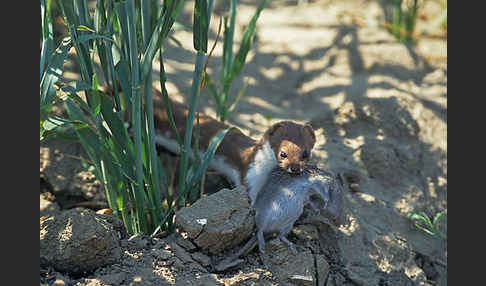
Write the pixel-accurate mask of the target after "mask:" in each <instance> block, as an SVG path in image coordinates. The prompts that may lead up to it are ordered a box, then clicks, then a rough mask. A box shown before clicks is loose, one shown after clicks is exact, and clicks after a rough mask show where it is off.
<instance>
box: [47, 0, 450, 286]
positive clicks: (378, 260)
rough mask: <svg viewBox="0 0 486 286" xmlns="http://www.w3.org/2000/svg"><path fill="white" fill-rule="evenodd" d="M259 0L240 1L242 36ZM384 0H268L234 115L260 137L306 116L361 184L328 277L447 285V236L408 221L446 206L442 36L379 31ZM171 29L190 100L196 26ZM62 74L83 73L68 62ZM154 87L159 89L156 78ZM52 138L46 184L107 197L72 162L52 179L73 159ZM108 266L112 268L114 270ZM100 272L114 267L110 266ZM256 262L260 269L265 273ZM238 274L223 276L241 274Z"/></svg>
mask: <svg viewBox="0 0 486 286" xmlns="http://www.w3.org/2000/svg"><path fill="white" fill-rule="evenodd" d="M255 3H257V2H256V1H253V0H251V1H241V2H240V4H239V7H238V15H237V25H236V28H237V29H236V33H235V34H236V37H237V40H239V39H240V35H241V31H242V29H243V28H244V25H245V24H246V23H247V22H248V21H249V19H250V17H251V15H252V13H253V11H254V9H255V7H256V4H255ZM379 3H380V1H309V3H308V4H307V5H297V3H296V2H295V1H271V2H270V3H268V5H267V6H266V8H265V9H264V10H263V12H262V14H261V16H260V19H259V20H258V24H257V26H258V28H257V37H256V39H255V43H254V46H253V48H252V50H251V52H250V54H249V56H248V59H247V64H246V65H245V67H244V68H243V71H242V74H241V76H240V77H239V78H238V79H237V80H235V81H234V82H233V85H232V90H231V91H232V92H231V94H232V98H235V96H236V94H237V92H238V90H239V89H240V88H241V87H242V85H243V82H244V81H246V82H248V83H249V86H248V88H247V90H246V93H245V95H244V96H243V98H242V99H241V101H240V102H239V104H238V105H237V107H236V109H235V112H234V113H233V114H232V116H231V117H230V118H229V120H228V123H230V124H233V125H235V126H238V127H239V128H240V129H242V130H243V131H244V132H245V133H246V134H247V135H249V136H252V137H259V136H260V135H261V134H262V132H263V131H264V130H265V129H266V128H267V127H268V126H269V125H270V124H272V123H274V122H276V121H278V120H282V119H291V120H296V121H300V122H310V123H311V125H312V126H313V127H314V129H315V130H316V132H317V134H318V140H317V146H316V148H315V150H314V153H313V161H314V162H315V163H317V164H318V165H319V166H320V167H322V168H326V169H330V170H332V171H334V172H343V173H344V174H345V176H347V179H348V182H350V181H353V182H355V185H353V186H352V188H348V189H347V192H346V196H345V198H346V199H345V206H346V223H345V224H344V225H343V226H342V227H341V228H340V229H339V231H338V232H337V234H336V241H337V246H336V249H338V253H337V254H335V257H338V258H339V267H340V268H341V270H342V269H345V270H346V271H345V272H346V275H347V277H346V279H344V280H339V279H338V278H336V277H337V276H336V275H337V274H336V273H343V272H342V271H341V272H339V271H337V270H336V271H335V269H334V270H332V271H331V274H330V276H329V278H328V280H327V285H347V284H349V285H352V284H353V283H354V284H359V283H360V282H359V281H361V282H363V283H364V284H363V285H447V241H444V240H440V239H437V238H434V237H432V236H429V235H427V234H425V233H424V232H421V231H419V230H417V229H416V228H414V227H413V225H412V224H411V223H410V221H409V220H407V216H408V215H409V214H410V212H421V211H423V212H425V213H426V214H428V215H429V216H433V215H435V214H436V213H437V212H445V213H446V214H447V42H446V40H445V39H443V38H442V39H441V38H433V37H421V38H420V39H419V41H418V43H417V45H416V46H412V45H407V44H404V43H399V42H397V41H396V40H395V39H394V38H393V37H392V36H391V35H390V34H389V33H388V32H387V31H385V30H384V29H383V28H380V27H377V26H375V25H373V22H374V21H373V20H374V19H378V18H380V17H383V9H382V7H381V6H380V4H379ZM428 3H430V4H428V5H427V6H426V9H424V16H423V17H433V15H436V14H437V13H438V12H437V11H438V8H437V6H435V5H434V4H435V2H428ZM219 4H220V2H219V1H218V2H216V7H215V11H214V12H215V14H216V15H218V16H220V15H222V14H223V11H224V9H225V7H223V6H221V5H219ZM192 9H193V4H192V2H187V3H185V6H184V7H183V11H182V14H181V15H180V17H179V18H178V20H179V21H181V22H182V23H183V24H185V25H187V26H188V27H190V23H191V21H192ZM218 20H219V19H218V18H216V17H213V18H212V21H211V25H210V26H211V34H210V42H209V44H210V45H212V43H213V41H214V39H215V37H216V31H217V24H218ZM420 25H421V22H419V29H420V27H421V26H420ZM174 36H175V37H176V38H177V39H178V40H179V41H180V42H181V43H182V44H183V47H184V49H181V48H179V47H176V46H175V45H174V44H173V43H171V42H170V41H169V42H167V43H166V57H167V59H166V60H165V69H166V72H167V73H168V81H169V82H168V86H167V87H168V90H169V94H170V96H172V97H173V98H174V99H176V100H180V101H184V100H185V98H186V97H185V96H186V95H187V94H188V93H189V91H190V85H191V79H192V72H193V64H194V59H195V56H194V52H193V50H192V34H191V30H190V29H189V30H188V31H179V32H177V33H175V34H174ZM221 54H222V43H220V44H218V46H217V47H216V50H215V52H214V55H213V57H212V58H211V62H210V64H209V68H208V71H209V73H210V74H211V75H212V77H213V80H217V79H219V72H220V69H219V68H220V65H221ZM158 69H159V67H158V65H157V63H156V64H155V65H154V79H157V78H158ZM65 77H66V78H68V79H69V78H73V79H74V78H76V73H75V70H73V69H70V68H69V65H68V67H67V69H66V72H65ZM154 84H155V85H156V86H157V87H159V82H158V81H157V80H154ZM201 110H202V111H204V112H205V113H207V114H210V115H215V112H214V108H213V106H212V104H211V103H210V102H209V101H208V96H207V94H206V93H203V94H202V97H201ZM55 144H61V143H57V142H54V143H52V142H45V143H41V192H43V190H44V191H46V190H51V192H53V193H56V192H57V193H62V192H63V191H64V190H66V189H71V190H74V191H72V192H70V195H69V196H71V198H76V196H79V197H81V196H82V195H79V194H76V191H77V190H79V189H83V188H88V191H86V192H85V193H84V194H88V195H84V198H83V199H79V200H80V201H81V200H96V201H100V200H102V199H103V197H104V194H103V193H102V192H103V191H102V190H100V189H99V188H98V189H96V188H95V187H94V185H93V184H94V183H93V181H94V178H93V177H92V176H90V174H89V173H88V172H86V171H84V173H83V171H82V168H81V167H80V166H74V167H69V168H68V169H69V170H70V171H69V172H70V173H69V174H68V175H65V177H62V176H61V177H62V178H60V177H59V176H56V172H62V171H60V170H59V169H64V170H65V169H66V168H65V166H64V165H62V164H64V163H65V162H66V160H69V158H68V156H65V157H66V160H63V158H64V157H63V156H64V155H63V154H62V151H60V153H59V154H57V155H56V156H58V157H56V158H58V160H54V159H53V157H49V155H51V156H53V155H52V154H54V153H55V150H56V148H57V147H56V145H55ZM69 148H71V149H73V148H74V149H75V150H68V151H64V152H66V153H69V154H78V153H82V151H81V150H80V148H78V147H72V146H71V147H69ZM76 148H77V149H76ZM61 150H62V148H61ZM56 162H58V163H56ZM59 162H64V163H59ZM56 164H61V165H59V166H56ZM46 170H47V171H46ZM80 172H81V175H79V174H80ZM69 176H71V177H69ZM51 178H54V179H51ZM42 182H43V184H44V185H42ZM86 182H87V183H86ZM59 184H61V185H59ZM80 185H82V186H80ZM43 186H44V187H43ZM53 190H55V191H53ZM97 192H98V193H97ZM63 197H64V198H66V196H63ZM61 206H63V204H61ZM64 206H65V207H68V205H67V204H64ZM445 222H446V219H445V220H444V221H443V223H442V224H441V225H440V227H441V230H442V231H443V232H446V231H447V228H446V223H445ZM133 259H135V260H137V259H138V258H133ZM142 260H143V258H140V260H137V261H138V262H136V263H142V262H141V261H142ZM147 267H148V266H147ZM110 269H111V271H112V272H110V273H111V274H116V270H114V269H115V268H110ZM140 269H148V268H143V267H142V268H140V267H139V268H137V267H133V271H134V273H133V275H132V276H133V277H134V276H137V275H138V276H141V277H143V275H145V274H143V273H142V272H143V271H147V270H143V271H142V270H140ZM139 270H140V271H141V272H140V273H136V271H139ZM52 271H53V270H49V271H47V270H44V272H43V270H42V269H41V284H42V281H43V279H44V281H45V283H46V284H52V283H51V282H52V281H54V280H53V279H50V280H49V279H48V277H51V278H52V277H56V275H58V276H59V277H61V278H62V279H64V281H68V282H70V283H78V284H77V285H105V284H103V283H101V282H100V283H101V284H89V283H90V282H89V281H91V280H90V279H95V278H96V274H94V276H93V275H92V276H89V277H84V278H83V277H69V276H68V275H64V276H63V275H62V274H59V273H57V272H55V271H54V272H52ZM100 271H101V272H103V271H104V272H103V275H107V271H108V270H106V269H105V270H100ZM258 271H260V272H258ZM258 271H256V272H253V274H255V273H256V274H255V275H257V276H258V275H260V276H265V275H268V274H265V273H266V272H265V271H264V270H261V269H260V270H258ZM333 271H334V272H333ZM149 272H150V271H149ZM43 273H44V274H43ZM46 273H48V274H46ZM56 273H57V274H56ZM98 273H100V272H98ZM333 273H334V274H333ZM253 274H251V273H250V274H248V273H243V274H242V273H241V272H240V273H236V274H234V275H236V276H237V275H250V276H251V275H253ZM49 275H50V276H49ZM124 275H125V274H124ZM127 275H128V274H127ZM147 275H149V276H150V275H152V276H153V275H155V274H154V273H152V272H151V273H149V274H147ZM332 275H335V276H332ZM236 276H235V277H236ZM245 277H246V276H245ZM62 279H61V280H62ZM235 279H236V278H235ZM245 279H246V278H245ZM333 279H334V280H333ZM149 280H150V279H149ZM236 280H238V279H236ZM243 280H244V279H243ZM120 281H122V282H119V283H114V284H111V285H119V284H123V285H135V284H137V283H135V282H134V281H135V280H130V279H122V280H120ZM218 281H219V280H218ZM231 281H232V280H225V281H220V282H222V283H224V284H233V282H235V281H233V282H231ZM248 281H250V282H251V281H252V280H251V279H250V280H248ZM258 281H261V279H260V280H258ZM269 281H270V280H269ZM339 281H341V282H339ZM250 282H248V283H249V284H248V285H250V284H251V283H250ZM93 283H94V282H93ZM147 283H148V282H147ZM235 283H236V282H235ZM253 283H256V282H253ZM262 283H263V282H262ZM269 283H270V284H268V285H272V283H273V282H269ZM333 283H334V284H333ZM142 284H143V283H142ZM156 284H157V283H155V284H150V283H148V284H146V285H156ZM256 284H257V285H259V284H260V283H256ZM264 284H265V285H267V283H264ZM106 285H110V283H107V284H106ZM137 285H138V284H137ZM140 285H141V284H140ZM181 285H182V284H181ZM244 285H246V284H244Z"/></svg>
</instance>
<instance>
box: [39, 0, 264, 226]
mask: <svg viewBox="0 0 486 286" xmlns="http://www.w3.org/2000/svg"><path fill="white" fill-rule="evenodd" d="M52 2H53V0H41V1H40V4H41V56H40V137H41V140H43V139H44V138H46V137H48V136H50V135H53V134H55V133H62V132H64V130H65V129H64V128H67V127H69V128H72V129H74V136H72V134H71V137H74V138H76V139H77V140H78V141H79V142H80V143H81V145H82V146H83V148H84V150H85V151H86V153H87V154H88V157H89V164H90V165H91V167H90V170H92V172H93V173H94V174H95V175H96V177H97V178H98V179H99V181H100V182H101V183H102V184H103V186H104V188H105V191H106V197H107V200H108V205H109V207H110V209H111V210H112V211H113V214H114V216H116V217H118V218H120V219H122V220H123V222H124V225H125V227H126V229H127V231H128V233H130V234H134V233H138V232H144V233H146V234H155V233H157V232H158V231H168V232H171V231H173V229H174V226H173V218H174V214H175V212H176V210H177V209H179V208H180V207H183V206H186V205H189V204H192V203H193V202H194V201H195V200H197V198H198V193H199V192H198V188H199V185H200V181H201V178H202V176H203V175H204V173H205V170H206V169H207V167H208V165H209V162H210V161H211V160H212V158H213V156H214V153H215V151H216V149H217V147H218V145H219V143H220V142H221V141H222V140H223V138H224V136H225V135H226V134H227V132H229V131H230V130H231V128H228V129H226V130H223V131H221V132H220V133H219V134H217V135H216V136H215V137H214V138H213V139H212V141H211V143H210V146H209V147H208V149H207V150H206V151H205V152H204V153H203V154H200V153H199V146H198V141H199V138H198V134H199V132H198V131H199V130H198V128H199V126H198V124H193V122H194V119H195V118H196V119H197V118H198V116H197V105H198V101H199V96H200V92H201V86H202V84H201V83H202V76H203V73H204V62H205V59H206V52H207V41H208V29H209V22H210V15H211V11H212V7H213V0H209V1H207V0H196V1H195V6H194V23H193V36H194V38H193V39H194V50H195V65H194V73H193V82H192V90H191V94H190V96H189V98H188V103H189V104H188V107H189V115H188V120H187V126H186V133H185V134H181V136H179V138H180V140H179V143H180V151H181V152H180V153H181V160H180V165H179V172H178V174H179V175H178V176H179V177H178V178H177V180H176V181H177V190H176V191H175V192H174V193H172V194H171V193H170V192H169V189H171V186H169V182H168V181H169V180H168V179H167V176H166V170H165V169H164V168H163V165H162V162H161V160H160V158H159V156H158V154H157V150H156V147H155V141H154V134H155V132H154V122H153V102H152V62H153V60H154V57H155V55H156V54H158V55H159V60H160V62H161V69H160V75H159V76H160V82H161V88H162V97H163V100H164V103H165V108H166V112H167V114H169V117H171V114H172V113H171V110H170V105H169V104H168V98H169V95H168V93H167V90H166V88H165V83H166V81H167V77H166V74H165V71H164V64H163V59H164V51H163V49H162V43H163V42H164V41H165V40H166V39H167V38H170V37H171V35H170V32H171V30H172V28H173V26H174V24H175V21H176V18H177V15H178V14H179V11H180V8H181V6H182V3H183V1H182V0H165V1H163V3H161V2H160V1H158V0H140V1H135V0H126V1H111V0H98V1H96V8H95V10H94V13H91V12H90V11H89V10H88V1H87V0H67V1H62V0H58V1H56V3H55V4H56V6H57V8H58V9H59V10H60V11H61V12H62V16H63V19H64V22H65V24H66V26H67V28H68V30H69V34H68V35H67V36H65V38H64V39H63V40H62V42H61V43H60V44H59V46H58V47H57V48H56V49H54V47H53V46H54V41H53V33H52V16H51V14H50V11H51V10H50V9H51V7H52V5H53V3H52ZM262 8H263V5H261V7H259V10H261V9H262ZM255 21H256V20H255ZM247 37H250V35H248V36H247ZM251 37H252V36H251ZM251 37H250V38H251ZM246 41H247V42H249V43H251V40H250V39H248V40H246ZM71 49H74V51H75V54H76V62H77V64H78V66H79V69H80V78H81V79H80V80H78V81H74V82H69V83H63V82H62V80H61V79H62V73H63V64H64V62H65V60H66V57H67V54H68V52H69V51H70V50H71ZM245 49H249V45H247V46H246V48H245ZM247 52H248V51H247V50H246V52H245V55H246V53H247ZM241 56H242V55H240V56H239V57H240V58H239V59H238V60H235V61H234V62H235V63H234V64H232V65H230V66H231V67H232V70H231V72H230V73H232V74H233V76H232V77H234V76H235V75H236V74H237V73H239V70H241V67H240V68H238V67H235V66H237V65H242V64H241V63H242V60H243V62H244V57H243V58H242V59H241ZM95 58H98V59H99V61H100V65H101V69H100V70H101V71H100V72H99V73H100V74H98V73H97V72H96V71H95V69H94V66H95V62H94V59H95ZM237 58H238V55H237ZM100 78H103V79H105V82H103V84H104V86H108V87H111V88H110V90H111V92H106V91H105V89H101V88H100V84H101V83H99V82H98V81H99V79H100ZM58 101H60V102H62V103H63V105H64V107H65V109H66V111H67V115H68V117H67V118H61V117H56V116H50V110H51V107H52V105H53V104H54V103H55V102H58ZM126 117H128V118H130V126H131V131H130V133H129V131H128V129H127V127H126V125H125V122H124V118H126ZM196 121H197V120H196ZM172 127H173V129H174V131H175V132H177V130H176V129H175V127H176V126H175V125H174V124H173V126H172ZM193 130H194V131H195V132H193ZM193 133H195V134H196V136H194V138H193ZM191 154H192V155H191Z"/></svg>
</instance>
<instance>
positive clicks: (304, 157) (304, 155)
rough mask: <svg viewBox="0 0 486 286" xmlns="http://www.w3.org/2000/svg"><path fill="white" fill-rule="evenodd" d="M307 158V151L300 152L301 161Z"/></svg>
mask: <svg viewBox="0 0 486 286" xmlns="http://www.w3.org/2000/svg"><path fill="white" fill-rule="evenodd" d="M308 157H309V152H308V151H307V150H305V151H304V152H302V159H307V158H308Z"/></svg>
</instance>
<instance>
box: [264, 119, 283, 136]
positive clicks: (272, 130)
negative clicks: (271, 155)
mask: <svg viewBox="0 0 486 286" xmlns="http://www.w3.org/2000/svg"><path fill="white" fill-rule="evenodd" d="M282 127H283V124H282V122H277V123H275V124H273V125H272V126H270V128H268V130H267V132H266V133H267V136H268V137H270V136H272V135H273V134H274V133H275V132H276V131H277V130H278V129H280V128H282Z"/></svg>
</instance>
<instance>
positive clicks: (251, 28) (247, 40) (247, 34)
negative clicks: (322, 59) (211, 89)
mask: <svg viewBox="0 0 486 286" xmlns="http://www.w3.org/2000/svg"><path fill="white" fill-rule="evenodd" d="M265 2H266V0H262V1H261V2H260V4H259V5H258V7H257V9H256V11H255V13H254V14H253V17H252V18H251V20H250V22H249V23H248V25H247V26H246V28H245V30H244V32H243V38H242V40H241V45H240V48H239V49H238V52H237V53H236V55H235V59H234V61H233V65H232V66H231V72H230V73H229V74H228V76H227V77H225V81H224V82H225V86H226V85H229V83H230V82H231V81H232V80H233V78H234V77H236V76H237V75H238V74H239V73H240V72H241V69H242V68H243V65H244V64H245V60H246V56H247V55H248V52H249V51H250V48H251V45H252V43H253V39H254V38H255V34H256V22H257V20H258V17H259V16H260V13H261V11H262V10H263V8H264V7H265ZM225 91H226V92H227V89H225Z"/></svg>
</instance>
